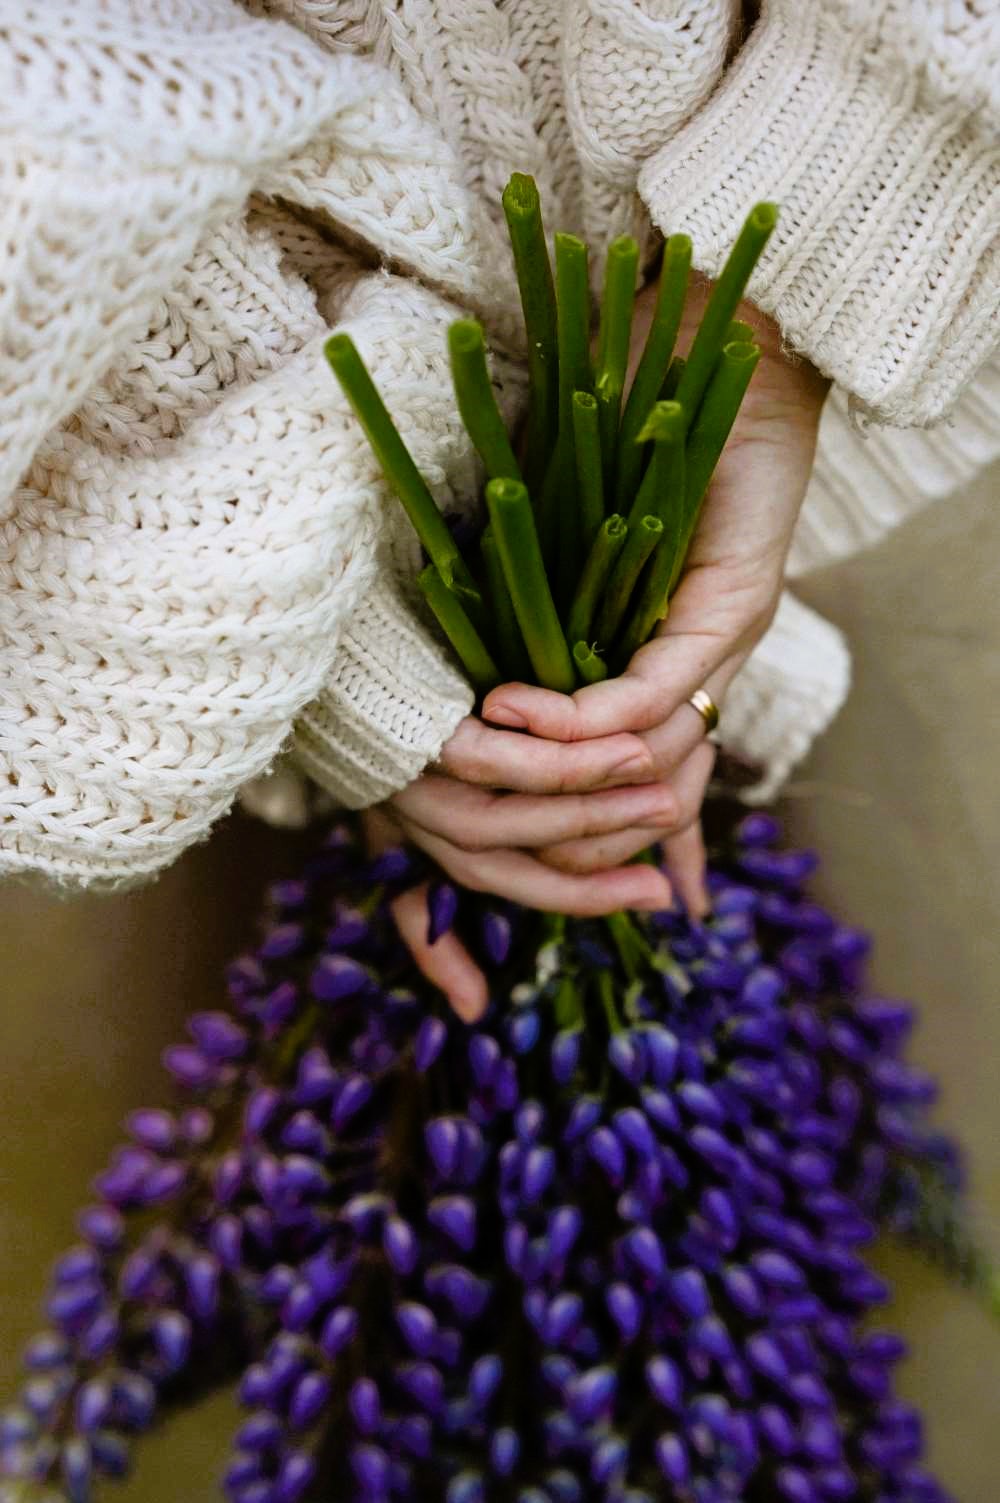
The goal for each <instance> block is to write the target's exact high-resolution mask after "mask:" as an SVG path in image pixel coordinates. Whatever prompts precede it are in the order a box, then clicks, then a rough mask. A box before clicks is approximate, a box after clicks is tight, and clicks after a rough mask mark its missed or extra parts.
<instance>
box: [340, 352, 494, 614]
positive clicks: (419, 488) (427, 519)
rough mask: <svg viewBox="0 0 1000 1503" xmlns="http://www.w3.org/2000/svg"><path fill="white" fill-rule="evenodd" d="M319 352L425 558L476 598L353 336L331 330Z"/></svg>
mask: <svg viewBox="0 0 1000 1503" xmlns="http://www.w3.org/2000/svg"><path fill="white" fill-rule="evenodd" d="M323 352H324V354H325V355H326V358H327V360H328V362H329V364H330V368H331V370H332V371H333V373H334V375H335V376H336V377H337V380H338V381H339V382H340V385H341V388H342V389H343V392H344V395H345V396H346V397H347V400H348V401H349V402H350V404H351V407H352V408H353V410H354V414H355V416H356V417H357V419H358V422H359V423H360V424H361V426H362V428H363V429H364V431H365V435H366V437H367V439H368V442H369V443H370V444H371V447H372V449H373V451H374V453H375V457H376V459H377V460H378V462H379V464H380V465H381V466H382V470H383V472H384V474H385V477H386V479H387V480H388V482H389V484H390V485H391V486H392V488H393V490H394V491H395V492H396V495H397V496H398V497H399V499H400V501H401V502H402V503H403V507H404V509H405V511H406V514H407V516H408V517H409V519H410V522H411V523H412V525H413V528H414V530H415V532H416V534H417V536H418V537H419V539H420V541H421V543H422V544H423V546H424V548H425V550H426V552H427V556H428V558H429V559H430V561H431V563H432V564H434V565H436V567H437V568H438V569H439V570H440V571H441V574H442V576H443V577H444V578H445V579H448V580H454V581H455V582H456V584H458V585H461V586H462V587H463V588H464V589H466V590H468V591H470V592H471V593H472V595H473V596H475V597H476V598H479V592H478V591H477V590H476V585H475V581H474V580H473V578H472V575H471V574H470V573H469V571H468V569H467V568H466V566H465V564H464V562H463V560H462V557H461V555H460V554H459V551H458V549H457V547H456V546H455V540H454V538H453V537H452V535H451V533H450V532H449V531H448V528H447V525H446V523H445V520H444V518H443V517H442V515H441V513H440V512H439V511H438V509H437V505H436V503H435V501H434V497H433V496H432V495H431V493H430V491H429V490H428V488H427V483H426V481H425V480H424V478H423V476H422V475H421V473H420V471H419V470H418V469H417V466H416V464H415V463H414V460H413V456H412V454H411V453H410V451H409V449H408V448H407V447H406V445H405V443H404V442H403V440H402V438H401V437H400V434H399V430H398V429H397V427H396V425H395V423H394V422H393V420H392V418H391V417H390V416H389V412H388V410H387V408H386V406H385V403H384V402H383V401H382V398H381V397H380V396H379V394H378V391H377V390H376V387H375V383H374V381H373V380H372V378H371V376H370V375H369V373H368V368H367V367H366V365H365V363H364V361H363V360H362V358H361V356H360V354H359V353H358V350H357V347H356V345H355V343H354V341H353V339H352V338H351V336H350V335H349V334H331V336H330V338H329V339H328V340H327V341H326V344H325V345H324V347H323Z"/></svg>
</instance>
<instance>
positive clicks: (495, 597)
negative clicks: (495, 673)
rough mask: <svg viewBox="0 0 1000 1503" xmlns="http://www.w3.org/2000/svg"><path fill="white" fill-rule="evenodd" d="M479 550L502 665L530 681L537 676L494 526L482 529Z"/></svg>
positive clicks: (520, 679) (513, 675) (511, 676)
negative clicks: (515, 606)
mask: <svg viewBox="0 0 1000 1503" xmlns="http://www.w3.org/2000/svg"><path fill="white" fill-rule="evenodd" d="M479 552H480V555H481V557H482V560H483V570H484V572H485V574H486V585H487V589H488V590H489V600H490V605H492V607H493V616H494V629H495V632H496V638H497V641H498V643H499V644H500V662H501V666H502V668H503V670H504V672H505V673H506V674H507V676H508V678H509V679H511V680H516V681H517V682H519V683H526V684H530V683H531V682H532V681H533V678H534V674H533V672H532V667H531V659H530V658H529V657H528V650H527V648H526V647H525V645H524V638H523V637H522V636H521V628H520V627H519V626H518V624H517V616H516V615H515V613H514V602H513V601H512V600H511V598H510V591H509V590H508V588H507V580H506V577H505V575H504V572H503V564H502V563H501V562H500V550H499V549H498V547H497V541H496V538H495V537H494V536H493V529H492V528H491V527H486V528H484V529H483V532H482V535H481V537H480V539H479Z"/></svg>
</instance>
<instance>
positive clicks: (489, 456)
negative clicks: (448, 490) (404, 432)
mask: <svg viewBox="0 0 1000 1503" xmlns="http://www.w3.org/2000/svg"><path fill="white" fill-rule="evenodd" d="M448 354H449V356H450V357H451V377H452V381H453V382H454V385H455V398H456V401H457V402H458V410H459V413H460V414H461V417H462V422H463V423H464V424H465V429H466V432H467V433H468V435H469V437H470V438H471V439H472V442H473V444H474V445H475V446H476V449H477V450H478V452H479V455H480V458H481V459H482V461H483V464H484V465H485V466H486V475H487V478H488V479H490V480H493V479H495V478H497V477H498V476H505V475H506V476H509V477H510V479H512V480H520V478H521V469H520V466H519V465H518V462H517V460H516V458H515V457H514V450H513V449H512V448H511V444H510V439H509V437H508V435H507V426H506V424H505V423H504V420H503V417H502V416H501V413H500V409H499V407H498V406H497V402H496V397H495V395H494V392H493V383H492V382H491V380H490V373H489V370H488V368H487V365H486V341H485V339H484V338H483V330H482V326H481V325H480V324H478V323H477V322H476V320H475V319H473V318H460V319H456V321H455V322H454V323H453V324H452V325H451V327H450V328H449V330H448Z"/></svg>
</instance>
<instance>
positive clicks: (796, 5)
mask: <svg viewBox="0 0 1000 1503" xmlns="http://www.w3.org/2000/svg"><path fill="white" fill-rule="evenodd" d="M639 190H640V192H641V194H642V196H643V198H644V200H645V201H646V203H647V205H648V207H649V209H650V211H651V214H652V217H653V219H654V220H655V221H656V222H657V223H658V224H659V225H660V226H661V227H662V228H664V229H666V230H677V229H687V230H688V231H689V232H690V233H691V236H692V238H693V240H694V244H695V247H696V254H697V257H698V260H699V265H700V267H701V268H702V269H703V270H704V271H706V272H707V273H708V274H710V275H713V274H715V273H716V272H717V271H718V270H719V267H720V265H721V262H722V259H723V257H724V255H725V252H726V249H727V247H728V246H729V244H730V243H731V241H732V238H733V235H734V234H735V232H736V230H737V228H738V226H739V223H740V221H741V219H742V217H743V215H744V213H745V212H746V209H747V207H748V205H749V203H750V201H751V200H753V199H759V198H772V199H774V200H776V201H778V202H779V203H780V205H781V221H780V224H779V227H778V230H777V232H776V233H775V235H774V237H773V239H772V241H771V244H770V245H769V247H768V249H767V252H766V254H765V256H764V258H763V260H762V262H761V264H760V266H759V267H758V270H757V272H756V274H755V276H754V279H753V281H752V283H751V286H750V296H751V298H752V299H753V301H754V302H756V303H757V304H758V305H759V306H760V307H761V308H763V309H764V310H765V311H766V312H768V313H771V314H773V315H774V317H776V318H777V319H778V321H779V322H780V324H781V326H782V329H783V330H784V333H785V335H786V337H787V339H788V341H789V343H790V344H791V345H792V346H793V347H794V348H796V349H798V350H800V351H802V352H803V353H804V354H806V355H807V356H808V357H809V358H810V360H812V361H813V363H814V364H815V365H816V366H818V367H819V369H820V370H822V371H823V372H825V373H826V374H827V375H829V376H831V377H832V378H833V379H834V380H835V381H836V382H837V384H838V385H839V386H841V387H843V388H844V389H845V390H846V391H847V392H848V393H850V395H851V396H852V398H853V399H854V403H855V405H856V406H860V407H862V408H864V409H866V410H867V411H868V412H870V413H871V414H873V415H874V416H875V417H876V418H878V419H879V420H880V421H882V422H886V423H890V424H896V425H901V426H910V425H925V424H928V423H931V422H933V421H934V420H935V419H938V418H940V417H941V416H942V415H944V414H945V413H947V412H948V411H949V409H950V408H951V406H952V404H953V403H954V402H955V400H956V398H957V397H958V395H959V393H960V391H961V390H962V388H963V386H965V385H966V384H967V383H968V381H969V380H970V378H971V377H972V376H973V375H974V373H975V372H976V371H977V370H978V369H979V367H980V366H981V365H982V364H983V363H984V361H985V360H986V359H987V357H988V355H989V354H990V353H991V351H992V350H994V349H995V348H996V347H997V344H998V340H1000V326H998V322H997V318H996V309H997V302H998V296H1000V25H998V23H997V15H996V9H995V7H994V6H991V5H987V4H981V3H979V0H923V3H920V4H914V3H911V0H762V4H761V9H760V18H759V21H758V22H757V24H756V26H755V27H754V29H753V31H752V33H751V35H750V37H749V39H748V41H747V43H746V44H745V46H744V47H743V49H742V50H741V52H740V53H739V55H738V56H737V58H736V60H735V62H734V63H733V65H732V66H731V67H730V68H729V69H728V70H727V72H726V73H725V75H724V78H723V80H722V83H721V84H720V87H719V88H718V89H717V90H716V92H715V93H714V94H713V96H712V97H711V99H710V100H709V101H708V102H707V104H705V105H704V106H703V107H702V108H701V109H700V110H698V111H697V113H696V114H694V115H693V116H692V118H691V120H690V121H689V123H688V124H687V125H686V126H685V127H684V128H683V129H682V130H680V131H679V132H678V133H677V134H676V135H675V136H674V137H673V138H672V139H671V140H670V141H669V142H668V143H666V144H665V145H664V146H663V147H662V148H661V149H660V150H659V151H658V152H656V153H655V154H654V155H653V156H651V157H650V158H649V160H648V161H647V162H646V163H645V165H644V167H643V169H642V172H641V174H640V177H639Z"/></svg>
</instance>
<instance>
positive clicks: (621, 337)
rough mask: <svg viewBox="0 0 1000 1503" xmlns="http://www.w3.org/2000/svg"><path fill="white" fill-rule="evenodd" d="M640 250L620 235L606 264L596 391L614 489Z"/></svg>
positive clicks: (606, 470) (603, 448)
mask: <svg viewBox="0 0 1000 1503" xmlns="http://www.w3.org/2000/svg"><path fill="white" fill-rule="evenodd" d="M638 271H639V247H638V245H637V243H636V241H635V240H633V238H632V236H631V235H620V236H619V237H618V239H617V240H612V242H611V244H610V245H609V246H608V255H607V260H606V261H605V264H604V296H603V298H602V300H601V321H600V326H599V330H598V338H597V376H596V380H595V383H594V390H595V392H596V393H597V400H598V404H599V406H600V419H601V422H600V426H601V453H602V455H603V457H604V483H605V486H607V487H610V485H611V481H612V477H613V475H614V466H615V451H616V448H617V444H618V419H619V416H620V414H621V400H622V392H623V390H624V388H625V373H626V370H627V368H628V352H629V341H630V339H631V335H632V313H633V311H634V309H635V284H636V277H637V275H638Z"/></svg>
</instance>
